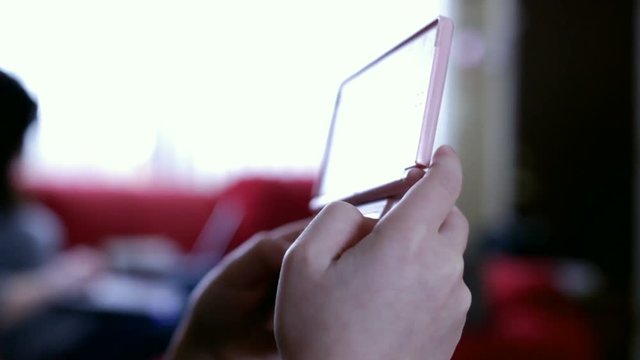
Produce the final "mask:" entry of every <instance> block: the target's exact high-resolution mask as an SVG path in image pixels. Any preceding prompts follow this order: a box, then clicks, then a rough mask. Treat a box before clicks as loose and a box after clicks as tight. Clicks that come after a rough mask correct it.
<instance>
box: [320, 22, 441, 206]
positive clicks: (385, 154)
mask: <svg viewBox="0 0 640 360" xmlns="http://www.w3.org/2000/svg"><path fill="white" fill-rule="evenodd" d="M435 36H436V28H432V29H431V30H430V31H427V32H425V33H423V34H422V35H421V36H419V37H417V38H415V39H413V40H412V41H411V42H409V43H407V44H405V45H404V46H403V47H401V48H399V49H398V50H397V51H395V52H393V53H392V54H390V55H389V56H387V57H385V58H384V59H382V60H381V61H379V62H377V63H375V65H373V66H372V67H370V68H368V69H367V70H365V71H364V72H362V73H361V74H359V75H357V76H356V77H354V78H352V79H351V80H349V81H347V82H346V83H345V84H344V85H343V87H342V91H341V94H340V95H339V96H340V100H339V105H338V106H337V107H336V113H335V115H334V116H335V120H334V125H333V130H332V131H333V132H332V139H331V145H330V148H329V150H328V151H329V153H328V154H327V159H326V160H327V163H326V168H325V172H324V177H323V180H322V182H321V188H320V195H327V194H329V195H331V197H333V196H334V195H335V196H336V197H338V198H342V197H345V196H348V195H351V194H354V193H357V192H361V191H363V190H367V189H371V188H373V187H376V186H379V185H383V184H386V183H389V182H391V181H394V180H397V179H400V178H401V177H402V175H403V173H404V170H405V168H407V167H409V166H412V165H414V164H415V159H416V153H417V150H418V144H419V140H420V131H421V128H422V120H423V116H424V109H425V104H426V100H427V91H428V87H429V80H430V76H431V67H432V65H433V54H434V44H435ZM390 144H392V145H390Z"/></svg>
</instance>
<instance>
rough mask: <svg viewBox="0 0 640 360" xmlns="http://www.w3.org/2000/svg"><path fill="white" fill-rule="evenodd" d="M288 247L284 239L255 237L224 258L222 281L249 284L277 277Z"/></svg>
mask: <svg viewBox="0 0 640 360" xmlns="http://www.w3.org/2000/svg"><path fill="white" fill-rule="evenodd" d="M288 248H289V243H288V242H287V241H284V240H282V239H274V238H270V237H254V238H252V239H250V240H249V241H247V242H246V243H244V244H243V245H242V246H240V247H239V248H238V249H236V250H234V251H233V252H232V253H231V254H229V255H228V256H227V258H225V259H224V260H223V264H221V265H222V266H221V269H223V270H222V273H221V277H222V279H221V281H225V282H228V283H229V284H234V285H238V284H246V285H249V284H258V283H264V282H268V281H270V280H272V279H275V278H277V276H278V273H279V272H280V266H281V264H282V258H283V257H284V254H285V252H286V251H287V249H288Z"/></svg>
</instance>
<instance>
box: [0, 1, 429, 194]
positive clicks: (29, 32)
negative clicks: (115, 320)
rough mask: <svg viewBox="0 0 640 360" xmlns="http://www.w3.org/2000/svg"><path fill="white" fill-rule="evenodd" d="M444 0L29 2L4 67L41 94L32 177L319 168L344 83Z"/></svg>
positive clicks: (188, 177)
mask: <svg viewBox="0 0 640 360" xmlns="http://www.w3.org/2000/svg"><path fill="white" fill-rule="evenodd" d="M440 10H441V9H440V3H439V2H438V1H432V2H429V1H424V0H422V1H418V0H398V1H380V2H371V1H338V0H324V1H293V0H272V1H258V0H245V1H225V2H222V1H204V0H202V1H196V0H191V1H132V0H111V1H88V0H83V1H81V0H77V1H70V0H60V1H44V0H42V1H36V0H22V1H15V2H12V4H11V5H8V6H7V5H6V4H5V5H4V6H3V9H2V11H1V12H0V68H2V69H4V70H7V71H9V72H12V73H14V74H15V75H16V76H18V77H19V78H21V79H22V80H23V82H24V83H25V84H26V86H27V87H28V88H29V89H30V91H31V92H32V93H33V94H34V95H35V96H36V97H37V99H38V101H39V103H40V121H39V123H38V125H37V126H36V127H34V128H33V129H31V132H30V134H29V137H28V141H27V144H26V149H25V161H24V164H25V169H26V172H27V173H32V174H39V176H40V175H43V176H44V175H46V176H52V175H55V176H62V177H65V176H97V177H104V178H111V179H121V180H126V181H140V179H146V181H153V180H152V179H170V180H179V181H182V182H186V183H187V184H189V183H194V182H195V183H198V182H200V183H206V182H208V181H216V180H219V179H220V178H223V177H228V176H232V175H234V174H243V173H246V172H247V171H252V172H261V173H264V172H272V173H273V172H277V173H282V172H298V173H309V174H312V173H314V172H315V171H316V170H317V168H318V166H319V164H320V161H321V158H322V152H323V149H324V145H325V138H326V134H327V131H328V125H329V121H330V118H331V111H332V109H333V101H334V97H335V93H336V90H337V85H338V84H339V82H340V81H341V80H342V79H343V78H344V77H345V76H347V75H349V74H350V73H351V72H353V71H354V70H356V69H357V68H358V67H360V66H362V65H363V64H365V63H366V62H368V61H369V60H372V59H373V58H374V57H375V56H377V55H379V54H381V53H382V52H383V51H385V50H387V49H388V48H389V47H391V46H392V45H394V44H395V43H397V42H399V41H400V40H402V39H403V38H405V37H406V36H407V35H409V34H411V33H412V32H413V31H416V30H418V29H419V28H420V27H422V26H423V25H425V24H426V23H427V22H428V21H430V20H431V19H433V18H434V17H435V16H436V15H438V14H439V13H440V12H441V11H440Z"/></svg>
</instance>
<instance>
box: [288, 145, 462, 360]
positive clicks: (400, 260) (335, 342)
mask: <svg viewBox="0 0 640 360" xmlns="http://www.w3.org/2000/svg"><path fill="white" fill-rule="evenodd" d="M461 184H462V170H461V165H460V161H459V159H458V157H457V156H456V154H455V153H454V152H453V150H451V149H449V148H441V149H439V150H438V151H437V153H436V155H435V157H434V162H433V166H432V168H431V169H430V170H429V171H428V173H427V175H426V176H425V177H424V178H423V179H421V180H420V181H419V182H418V183H416V185H414V186H413V187H412V188H411V189H410V190H409V192H407V194H406V195H405V196H404V197H403V199H402V200H401V201H400V202H399V203H398V205H397V206H396V207H395V208H394V209H392V210H391V211H390V212H389V213H388V214H387V215H386V216H385V217H384V218H383V219H382V220H380V222H378V223H377V224H376V223H375V222H374V221H372V220H370V219H367V218H364V217H363V216H362V215H361V214H360V212H359V211H358V210H357V209H356V208H354V207H353V206H351V205H348V204H346V203H335V204H331V205H329V206H327V207H326V208H325V209H324V210H323V211H322V212H321V213H320V215H318V216H317V217H316V218H315V219H314V220H313V222H311V224H310V225H309V226H308V227H307V229H306V230H305V231H304V232H303V233H302V235H301V236H300V237H299V238H298V240H297V241H296V242H295V243H294V245H293V246H292V247H291V248H290V249H289V251H288V252H287V254H286V256H285V260H284V264H283V268H282V272H281V275H280V284H279V288H278V296H277V302H276V340H277V342H278V347H279V349H280V352H281V355H282V357H283V358H284V359H305V360H314V359H323V360H326V359H432V360H439V359H449V358H450V357H451V355H452V354H453V351H454V350H455V347H456V344H457V343H458V341H459V339H460V334H461V332H462V328H463V326H464V323H465V319H466V313H467V311H468V309H469V306H470V303H471V295H470V292H469V290H468V288H467V286H466V285H465V283H464V282H463V280H462V272H463V267H464V261H463V258H462V255H463V253H464V250H465V247H466V244H467V236H468V223H467V221H466V219H465V217H464V216H463V215H462V213H461V212H460V211H459V210H458V208H456V207H455V202H456V199H457V198H458V196H459V194H460V190H461Z"/></svg>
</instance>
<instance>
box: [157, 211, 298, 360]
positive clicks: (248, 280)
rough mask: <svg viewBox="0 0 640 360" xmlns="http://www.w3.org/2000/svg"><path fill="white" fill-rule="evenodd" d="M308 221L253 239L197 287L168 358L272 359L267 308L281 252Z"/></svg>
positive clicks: (270, 312) (270, 305)
mask: <svg viewBox="0 0 640 360" xmlns="http://www.w3.org/2000/svg"><path fill="white" fill-rule="evenodd" d="M308 222H309V221H308V220H302V221H299V222H295V223H291V224H288V225H285V226H283V227H280V228H278V229H275V230H272V231H270V232H265V233H260V234H256V235H255V236H254V237H252V238H251V239H250V240H248V241H247V242H245V243H244V244H243V245H241V246H240V247H239V248H237V249H236V250H234V251H233V252H232V253H231V254H229V255H228V256H227V257H225V258H224V259H223V260H222V262H221V263H220V264H219V265H218V266H216V267H215V268H214V269H213V270H211V272H209V274H207V276H205V278H204V279H203V280H202V281H201V283H200V284H199V285H198V287H197V288H196V290H195V291H194V293H193V295H192V301H191V309H190V311H189V313H190V314H189V315H188V317H187V320H186V321H185V322H184V323H183V325H182V326H181V329H179V330H178V332H177V337H176V338H175V339H174V344H173V345H174V346H172V348H173V350H172V351H170V354H172V355H170V356H169V359H238V358H243V359H244V358H265V357H268V356H271V355H275V354H277V348H276V344H275V339H274V335H273V304H274V301H275V293H276V287H277V281H278V275H279V273H280V266H281V264H282V257H283V256H284V253H285V251H286V250H287V248H288V247H289V245H290V244H291V242H293V240H295V238H296V237H298V235H300V232H302V230H303V229H304V227H305V226H306V225H307V224H308Z"/></svg>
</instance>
